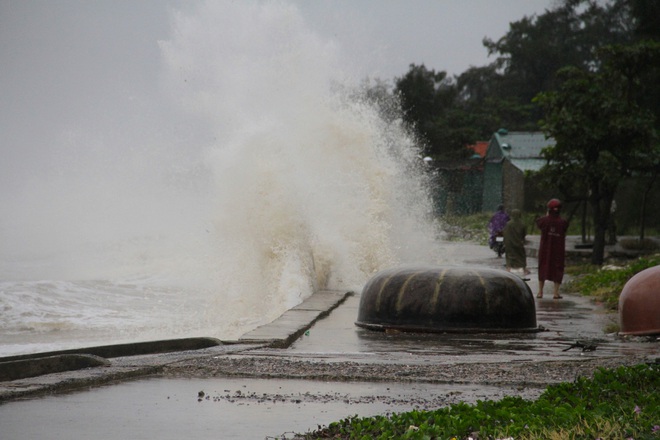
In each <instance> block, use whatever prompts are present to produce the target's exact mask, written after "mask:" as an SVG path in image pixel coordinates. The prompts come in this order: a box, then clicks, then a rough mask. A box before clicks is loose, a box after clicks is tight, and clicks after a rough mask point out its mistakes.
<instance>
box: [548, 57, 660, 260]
mask: <svg viewBox="0 0 660 440" xmlns="http://www.w3.org/2000/svg"><path fill="white" fill-rule="evenodd" d="M601 53H602V56H601V61H602V67H601V69H599V70H598V71H586V70H581V69H578V68H575V67H570V68H565V69H562V70H561V71H560V73H559V79H560V80H561V81H562V82H561V84H560V85H559V87H558V89H557V90H556V91H552V92H545V93H541V94H539V95H538V96H537V98H536V99H535V100H536V102H538V103H539V104H540V105H541V107H542V108H543V110H544V111H545V118H544V119H543V120H542V121H541V127H542V128H543V130H544V131H545V133H546V134H548V135H549V136H552V137H553V138H554V139H555V141H556V142H557V143H556V145H555V146H554V147H550V148H548V149H546V150H544V155H545V158H546V159H547V160H548V164H547V165H546V167H545V172H546V173H548V174H550V175H552V176H553V177H554V178H555V180H556V181H563V182H564V183H565V182H569V184H570V183H571V182H579V181H582V182H583V183H584V185H585V187H584V189H585V191H586V196H587V198H588V201H589V205H590V207H591V212H592V217H593V224H594V228H595V231H594V248H593V253H592V263H593V264H602V263H603V260H604V249H605V238H606V231H607V227H608V224H609V220H610V211H611V206H612V201H613V200H614V195H615V193H616V190H617V187H618V184H619V182H620V180H621V179H622V178H623V177H626V176H629V175H631V173H634V172H636V171H640V170H643V169H644V167H645V166H646V165H645V162H647V161H648V160H649V155H650V154H651V155H652V153H653V152H654V150H656V151H657V147H655V146H656V145H657V142H656V140H655V130H654V125H655V123H656V116H655V115H654V114H653V112H652V111H651V110H650V109H648V108H646V107H644V106H641V105H640V104H639V102H638V100H637V99H635V96H638V95H639V94H638V93H637V92H638V88H639V87H640V86H642V85H641V83H640V81H639V79H640V78H641V77H642V73H643V72H645V71H647V70H648V69H649V66H654V65H657V61H658V58H659V55H660V45H658V44H642V45H635V46H630V47H623V46H618V47H611V48H608V49H607V50H603V51H602V52H601Z"/></svg>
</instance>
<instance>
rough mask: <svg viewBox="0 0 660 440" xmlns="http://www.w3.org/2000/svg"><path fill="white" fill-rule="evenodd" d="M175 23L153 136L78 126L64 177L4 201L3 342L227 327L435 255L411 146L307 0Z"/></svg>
mask: <svg viewBox="0 0 660 440" xmlns="http://www.w3.org/2000/svg"><path fill="white" fill-rule="evenodd" d="M172 26H173V28H172V32H171V35H172V36H171V38H170V39H168V40H166V41H162V42H160V48H161V53H162V58H163V71H162V75H161V77H160V78H159V81H160V84H161V86H162V90H163V91H164V92H163V95H162V96H161V98H162V99H163V100H164V104H163V105H162V106H161V107H162V110H161V112H160V113H159V114H158V116H157V117H151V118H146V119H145V121H144V122H143V123H144V126H143V127H141V129H142V131H144V132H148V133H152V134H153V136H151V137H149V138H148V139H147V140H146V141H144V142H141V143H140V144H136V143H133V142H126V140H125V139H122V138H121V137H118V138H114V137H113V136H109V135H106V136H104V137H102V138H99V137H98V136H96V137H95V138H94V139H93V140H90V138H89V137H88V136H86V133H87V132H86V131H85V130H84V129H82V130H74V131H71V130H69V131H68V132H67V136H65V142H63V143H62V145H63V147H61V148H63V149H64V150H60V151H59V153H60V154H58V155H57V157H58V158H59V159H58V161H56V163H55V164H54V167H55V168H56V171H57V172H52V173H46V175H44V176H41V177H40V179H38V180H36V181H28V179H26V180H25V182H24V185H23V186H22V190H21V192H20V193H19V194H18V195H16V197H15V198H11V200H10V198H7V197H5V200H6V201H7V203H8V204H9V206H10V207H11V210H12V212H13V214H14V215H13V216H12V220H11V221H5V224H4V225H3V228H2V230H1V231H2V239H3V241H4V242H5V243H9V244H10V246H8V247H7V249H12V250H13V252H4V253H3V255H2V256H1V257H2V258H3V261H4V262H5V263H6V264H4V265H3V267H4V270H3V271H2V272H3V273H2V274H0V275H1V276H2V279H3V280H6V281H3V282H2V283H0V289H2V290H1V291H2V293H3V296H4V300H3V304H2V308H3V317H2V318H0V326H1V327H2V328H3V332H2V333H4V334H5V335H4V336H0V343H2V345H3V346H4V347H5V348H4V350H5V352H12V351H14V352H17V351H26V350H28V351H30V350H36V349H44V348H57V347H60V346H62V347H64V346H66V347H69V346H71V345H81V344H87V343H90V342H96V341H109V340H112V341H121V340H135V339H138V338H139V339H147V338H156V337H178V336H192V335H205V336H215V337H220V338H225V339H229V338H233V337H237V336H239V335H240V334H242V333H244V332H245V331H247V330H249V329H250V328H253V327H255V326H256V325H259V324H260V323H265V322H269V321H271V320H272V319H275V318H276V317H277V316H279V315H280V314H281V313H282V312H284V311H285V310H286V309H288V308H290V307H292V306H294V305H296V304H298V303H300V302H301V301H302V300H303V299H304V298H306V297H308V296H309V295H310V294H311V293H312V292H313V291H315V290H317V289H323V288H331V289H350V290H355V291H359V290H360V289H361V288H362V285H363V284H364V283H365V281H366V280H367V279H368V278H369V277H370V276H371V275H372V274H373V273H374V272H376V271H377V270H380V269H382V268H385V267H389V266H392V265H395V264H399V263H412V262H424V263H434V262H436V261H438V259H439V251H440V246H439V245H438V242H437V240H436V235H437V231H436V230H435V226H434V224H433V223H432V221H431V219H430V213H431V212H432V208H431V204H430V199H429V197H428V192H427V188H428V185H427V183H428V182H427V181H426V177H425V176H424V173H423V172H422V169H421V167H422V161H421V160H420V159H419V156H418V150H417V148H416V146H415V144H414V141H413V140H412V138H411V137H410V136H408V135H407V133H406V131H405V130H404V129H403V127H402V126H401V123H400V121H397V120H395V121H394V122H391V121H389V122H388V121H385V120H384V119H383V118H381V116H380V115H379V113H378V109H377V108H375V107H374V106H373V105H371V104H369V102H367V101H366V100H364V99H360V98H359V96H360V93H359V90H357V89H356V88H355V87H354V86H353V85H352V81H355V80H356V78H355V77H354V76H353V75H352V74H351V72H348V71H346V70H345V69H346V68H347V66H346V64H345V62H343V61H342V60H341V59H340V58H341V48H339V47H337V46H336V45H335V44H333V43H332V42H331V41H325V40H323V39H322V38H320V37H319V36H317V35H315V34H314V33H313V32H312V30H310V29H309V28H308V27H307V25H306V23H305V22H304V20H303V17H302V15H301V14H300V12H299V10H298V9H297V8H295V7H294V6H291V5H287V4H284V3H248V2H226V3H220V2H208V3H205V4H201V5H200V6H199V7H198V8H197V9H195V10H193V11H191V12H189V13H187V14H184V13H174V14H173V16H172ZM349 91H350V92H349ZM356 96H357V97H356ZM61 153H65V154H61ZM63 158H64V159H63ZM9 231H11V234H10V233H9ZM44 280H45V281H44ZM83 333H84V334H86V335H87V336H88V337H86V338H85V337H82V336H81V335H82V334H83ZM3 338H4V340H3ZM0 354H2V353H0Z"/></svg>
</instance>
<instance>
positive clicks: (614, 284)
mask: <svg viewBox="0 0 660 440" xmlns="http://www.w3.org/2000/svg"><path fill="white" fill-rule="evenodd" d="M657 265H660V254H657V255H651V256H646V257H640V258H637V259H636V260H631V261H628V262H626V263H625V264H622V265H618V266H614V265H612V266H604V267H602V268H601V267H598V266H592V265H580V266H570V267H567V268H566V273H567V274H569V275H571V276H572V277H573V278H572V279H571V280H570V281H568V282H567V283H566V284H565V285H564V286H562V289H563V290H565V291H567V292H572V293H579V294H581V295H584V296H589V297H592V298H594V299H595V300H597V301H600V302H602V303H603V304H604V305H605V306H606V307H607V308H608V309H610V310H617V308H618V305H619V295H620V294H621V290H622V289H623V286H624V285H625V284H626V283H627V282H628V280H629V279H630V278H632V277H633V275H635V274H637V273H639V272H641V271H643V270H644V269H647V268H649V267H653V266H657Z"/></svg>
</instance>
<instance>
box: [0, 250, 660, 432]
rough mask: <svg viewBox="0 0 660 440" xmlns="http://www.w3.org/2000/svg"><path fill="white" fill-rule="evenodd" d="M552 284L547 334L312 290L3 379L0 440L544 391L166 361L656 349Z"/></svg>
mask: <svg viewBox="0 0 660 440" xmlns="http://www.w3.org/2000/svg"><path fill="white" fill-rule="evenodd" d="M446 254H447V260H448V261H450V262H453V263H454V264H456V263H461V264H462V265H467V266H474V267H488V268H497V269H503V263H504V260H503V259H498V258H497V257H496V256H495V254H494V253H493V252H492V251H491V250H490V249H488V248H487V247H484V246H478V245H473V244H464V243H463V244H452V243H448V244H447V248H446ZM528 266H529V267H530V269H531V270H532V274H531V275H530V276H529V278H530V279H529V280H528V281H527V283H528V285H529V286H530V289H531V291H532V292H533V293H534V294H536V292H537V289H538V284H537V281H536V278H535V275H536V271H535V269H536V260H535V259H533V258H528ZM550 288H551V285H549V286H546V289H547V291H546V293H545V298H543V299H537V300H536V314H537V324H538V325H539V326H541V327H543V329H544V330H543V331H540V332H537V333H524V334H515V333H507V334H468V335H462V334H406V333H385V332H374V331H371V330H367V329H362V328H359V327H357V326H355V325H354V322H355V320H356V317H357V310H358V306H359V295H358V294H353V295H351V294H348V292H342V291H326V292H319V293H317V294H316V295H314V296H313V297H312V298H310V299H309V300H308V301H306V302H305V303H303V304H301V305H300V306H298V307H297V308H296V310H291V311H289V312H287V313H286V314H285V315H283V316H282V318H281V319H279V320H276V321H274V322H273V323H271V324H269V325H266V326H263V327H260V328H258V329H255V330H254V331H253V332H250V333H248V334H246V335H244V336H243V337H242V338H240V340H239V341H231V342H232V343H231V344H221V345H218V346H214V347H209V348H204V349H200V350H191V351H187V352H174V353H161V354H152V355H139V356H126V357H118V358H115V359H112V360H111V361H110V362H109V365H106V366H103V367H98V368H90V369H85V370H77V371H69V372H60V373H54V374H48V375H44V376H39V377H34V378H26V379H21V380H16V381H10V382H1V383H0V399H3V400H6V401H7V403H4V404H2V405H1V406H0V426H1V427H2V432H3V438H4V437H5V434H6V435H7V438H12V439H28V438H30V439H32V438H52V439H57V438H81V437H83V436H90V437H91V436H93V437H95V438H108V439H109V438H133V439H138V438H145V439H146V438H153V437H158V438H161V439H170V438H171V439H175V438H184V437H190V438H197V439H221V438H222V439H229V438H247V439H253V438H254V439H262V438H268V437H271V438H274V437H275V436H280V437H277V438H281V436H283V435H285V434H286V433H289V434H288V435H292V434H291V433H292V432H293V431H297V432H305V431H307V430H310V429H315V428H316V427H317V426H318V425H325V424H328V423H330V422H332V421H335V420H338V419H341V418H345V417H349V416H352V415H360V416H367V415H374V414H385V413H387V412H397V411H406V410H410V409H413V408H423V409H431V408H437V407H439V406H442V405H446V404H450V403H455V402H458V401H466V402H474V401H476V400H477V399H486V398H491V399H493V398H495V399H496V398H501V397H503V396H505V395H511V394H516V395H521V394H522V395H523V396H524V397H526V398H527V397H529V398H533V397H535V396H537V395H538V394H539V393H540V392H541V391H542V390H541V389H536V388H533V389H529V390H526V391H525V392H522V391H521V389H520V387H519V386H516V385H511V384H509V385H507V384H500V385H499V386H492V385H488V384H484V383H455V382H454V383H447V382H451V381H447V382H445V383H443V382H442V381H437V382H435V383H415V382H412V383H411V382H406V381H404V380H402V381H398V382H397V381H379V380H378V378H374V380H372V381H369V380H360V381H356V382H345V381H340V382H335V381H332V382H330V381H323V380H297V379H284V378H277V379H258V378H254V377H258V376H259V374H260V373H261V372H260V371H249V372H248V371H245V372H243V373H245V375H246V376H247V375H250V376H253V377H252V378H247V377H213V378H199V377H197V378H181V377H160V376H159V374H160V372H161V371H162V369H163V367H164V366H168V365H169V366H172V365H177V364H180V363H191V362H192V363H193V364H194V360H195V359H205V360H209V359H227V358H235V359H239V360H240V359H245V358H257V359H271V360H272V359H276V360H277V359H280V360H286V361H296V360H303V361H311V362H313V363H317V365H327V364H331V365H332V364H339V363H342V362H350V363H355V364H360V365H385V366H393V367H392V368H396V366H397V365H401V366H402V367H403V366H406V367H410V366H411V365H413V366H414V365H419V366H429V365H432V366H443V365H445V366H447V368H452V367H453V366H455V365H459V364H461V365H468V366H469V365H474V366H477V365H484V364H489V365H495V366H496V367H497V366H502V368H503V369H504V368H506V366H507V365H511V364H521V363H524V364H530V365H532V364H537V365H538V364H539V363H545V362H549V363H550V364H551V363H553V362H561V361H567V362H571V361H577V362H580V361H584V360H586V359H592V360H593V359H611V358H621V357H631V356H646V357H648V358H650V359H652V358H658V357H660V344H658V343H648V342H645V341H641V340H640V341H637V340H630V339H621V338H619V337H617V336H616V335H613V334H609V335H608V334H605V333H604V329H605V328H606V327H607V326H608V324H611V323H613V322H616V320H617V315H612V314H608V313H606V312H605V311H604V310H603V309H602V308H601V307H600V306H598V305H597V304H594V303H593V302H591V301H590V300H589V299H587V298H583V297H580V296H576V295H570V294H563V295H564V298H563V299H561V300H553V299H552V294H551V293H550ZM226 342H227V341H226ZM281 347H287V348H281ZM585 348H586V350H585ZM236 373H241V372H236ZM248 373H249V374H248ZM131 378H135V379H132V380H131ZM120 382H121V383H120ZM51 393H60V394H55V395H48V394H51ZM62 393H64V394H62ZM44 395H46V396H45V397H44ZM33 396H41V397H33ZM26 399H27V400H26ZM35 420H38V421H39V423H35ZM285 436H287V435H285Z"/></svg>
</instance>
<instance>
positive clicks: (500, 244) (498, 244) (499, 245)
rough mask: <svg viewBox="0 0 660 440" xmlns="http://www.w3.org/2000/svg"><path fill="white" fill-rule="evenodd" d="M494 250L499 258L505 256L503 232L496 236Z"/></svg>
mask: <svg viewBox="0 0 660 440" xmlns="http://www.w3.org/2000/svg"><path fill="white" fill-rule="evenodd" d="M492 249H493V250H494V251H495V253H496V254H497V256H498V258H501V257H502V255H504V236H503V235H502V232H498V233H497V235H495V241H494V242H493V247H492Z"/></svg>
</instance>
